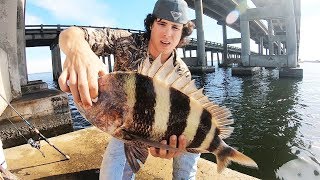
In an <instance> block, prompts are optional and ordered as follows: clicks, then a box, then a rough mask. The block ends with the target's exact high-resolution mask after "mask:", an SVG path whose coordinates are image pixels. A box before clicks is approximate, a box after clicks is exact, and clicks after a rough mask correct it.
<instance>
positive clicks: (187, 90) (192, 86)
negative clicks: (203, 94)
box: [181, 79, 198, 95]
mask: <svg viewBox="0 0 320 180" xmlns="http://www.w3.org/2000/svg"><path fill="white" fill-rule="evenodd" d="M181 90H182V92H183V93H184V94H186V95H189V94H191V93H193V92H196V91H197V90H198V88H197V86H196V84H195V79H193V80H191V81H190V82H189V83H188V84H187V85H186V86H185V87H183V88H182V89H181Z"/></svg>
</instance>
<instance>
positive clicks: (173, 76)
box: [164, 66, 181, 86]
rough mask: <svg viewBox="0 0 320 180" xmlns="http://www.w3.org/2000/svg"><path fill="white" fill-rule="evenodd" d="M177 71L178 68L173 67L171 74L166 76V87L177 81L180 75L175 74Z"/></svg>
mask: <svg viewBox="0 0 320 180" xmlns="http://www.w3.org/2000/svg"><path fill="white" fill-rule="evenodd" d="M178 69H179V67H178V66H176V67H174V68H173V69H172V70H171V72H170V73H169V74H168V75H167V76H166V78H165V80H164V82H165V83H166V85H168V86H171V84H172V83H173V82H174V81H175V80H177V79H178V78H179V77H180V76H181V75H180V74H179V73H178V72H177V71H178Z"/></svg>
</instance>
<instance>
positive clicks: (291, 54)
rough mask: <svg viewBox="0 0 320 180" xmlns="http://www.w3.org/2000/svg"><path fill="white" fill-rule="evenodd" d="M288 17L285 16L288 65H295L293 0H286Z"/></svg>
mask: <svg viewBox="0 0 320 180" xmlns="http://www.w3.org/2000/svg"><path fill="white" fill-rule="evenodd" d="M287 3H288V4H287V6H286V8H287V12H288V17H287V18H286V26H287V28H286V29H287V32H286V36H287V55H288V67H297V61H298V58H297V51H298V48H297V33H296V22H295V15H294V5H293V1H288V2H287Z"/></svg>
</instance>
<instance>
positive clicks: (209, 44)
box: [25, 24, 241, 52]
mask: <svg viewBox="0 0 320 180" xmlns="http://www.w3.org/2000/svg"><path fill="white" fill-rule="evenodd" d="M72 26H76V27H84V28H99V29H100V28H101V29H103V28H109V29H113V30H125V31H129V32H131V33H143V32H144V31H142V30H135V29H126V28H112V27H106V26H79V25H61V24H55V25H45V24H40V25H26V26H25V29H26V35H27V34H39V33H40V34H41V33H48V34H59V33H60V32H61V31H63V30H64V29H66V28H69V27H72ZM32 30H35V31H36V32H30V31H32ZM38 30H40V32H39V31H38ZM48 30H50V32H48ZM51 30H52V32H51ZM44 31H46V32H44ZM190 45H191V46H197V39H195V38H190V42H189V46H190ZM205 46H207V47H211V48H215V49H221V50H222V49H223V44H221V43H217V42H213V41H205ZM228 51H235V52H241V48H238V47H234V46H228Z"/></svg>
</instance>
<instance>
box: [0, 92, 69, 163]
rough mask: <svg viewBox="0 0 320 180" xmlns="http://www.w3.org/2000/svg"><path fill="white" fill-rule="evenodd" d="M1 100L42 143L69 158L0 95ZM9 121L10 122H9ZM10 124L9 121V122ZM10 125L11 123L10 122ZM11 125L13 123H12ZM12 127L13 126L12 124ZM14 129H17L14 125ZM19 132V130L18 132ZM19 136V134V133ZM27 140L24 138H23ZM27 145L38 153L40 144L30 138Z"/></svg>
mask: <svg viewBox="0 0 320 180" xmlns="http://www.w3.org/2000/svg"><path fill="white" fill-rule="evenodd" d="M0 96H1V98H2V99H3V100H4V101H5V102H6V103H7V104H8V106H10V108H11V109H12V110H13V111H14V112H15V113H17V115H18V116H19V117H20V118H21V119H22V120H23V121H24V122H25V123H26V124H27V125H28V126H29V127H30V128H31V129H32V130H33V131H34V132H35V133H37V135H38V136H39V137H40V138H42V139H43V140H44V141H46V142H47V143H48V144H49V145H50V146H51V147H53V148H54V149H55V150H57V151H58V152H59V153H60V154H62V155H63V156H64V157H65V158H66V159H70V156H68V155H66V154H64V153H63V152H62V151H61V150H60V149H58V148H57V147H56V146H55V145H54V144H52V143H51V142H50V141H49V140H48V139H47V138H46V137H45V136H44V135H43V134H42V133H41V132H40V131H39V130H38V129H37V128H36V127H35V126H33V125H32V124H31V123H30V122H29V121H27V120H26V119H25V118H23V117H22V115H21V114H20V113H19V112H18V111H17V110H16V109H15V108H14V107H13V106H12V105H11V104H10V103H9V102H8V101H7V100H6V99H5V98H4V97H3V96H2V95H1V94H0ZM9 121H10V120H9ZM10 122H11V121H10ZM11 123H12V122H11ZM12 124H13V123H12ZM13 125H14V124H13ZM14 127H15V128H16V129H18V128H17V127H16V126H15V125H14ZM18 131H19V130H18ZM19 133H20V134H21V132H20V131H19ZM24 138H25V139H27V138H26V137H24ZM27 142H28V144H30V145H31V146H32V147H34V148H36V149H38V150H39V151H40V144H38V143H37V142H36V141H35V140H33V139H32V138H30V139H28V140H27ZM40 152H41V153H42V155H43V156H44V154H43V152H42V151H40Z"/></svg>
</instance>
